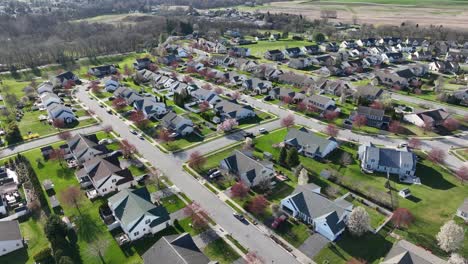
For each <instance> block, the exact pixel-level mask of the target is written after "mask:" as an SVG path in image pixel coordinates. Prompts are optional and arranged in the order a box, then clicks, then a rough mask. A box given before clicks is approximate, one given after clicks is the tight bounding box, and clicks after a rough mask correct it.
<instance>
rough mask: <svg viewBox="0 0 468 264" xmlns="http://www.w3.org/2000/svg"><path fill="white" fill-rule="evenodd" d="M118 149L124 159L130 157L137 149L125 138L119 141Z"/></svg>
mask: <svg viewBox="0 0 468 264" xmlns="http://www.w3.org/2000/svg"><path fill="white" fill-rule="evenodd" d="M120 150H121V151H122V155H123V156H124V157H125V158H126V159H128V158H130V157H131V156H132V155H133V154H134V153H136V151H137V149H136V147H135V146H134V145H133V144H131V143H130V142H128V140H126V139H124V140H122V141H120Z"/></svg>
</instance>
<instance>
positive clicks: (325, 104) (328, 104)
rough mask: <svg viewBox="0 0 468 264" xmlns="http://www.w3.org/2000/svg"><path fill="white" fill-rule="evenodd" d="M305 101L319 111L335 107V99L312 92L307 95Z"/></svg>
mask: <svg viewBox="0 0 468 264" xmlns="http://www.w3.org/2000/svg"><path fill="white" fill-rule="evenodd" d="M306 103H308V104H310V105H312V106H314V107H316V108H317V109H319V110H321V111H325V110H328V109H332V108H334V107H335V101H334V100H333V99H331V98H329V97H326V96H323V95H318V94H313V95H311V96H309V97H307V98H306Z"/></svg>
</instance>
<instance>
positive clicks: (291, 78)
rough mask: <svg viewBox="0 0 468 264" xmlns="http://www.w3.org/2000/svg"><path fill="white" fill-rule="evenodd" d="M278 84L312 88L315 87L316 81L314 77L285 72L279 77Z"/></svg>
mask: <svg viewBox="0 0 468 264" xmlns="http://www.w3.org/2000/svg"><path fill="white" fill-rule="evenodd" d="M278 82H281V83H284V84H291V85H295V86H299V87H311V86H314V85H315V81H314V79H312V77H310V76H307V75H305V74H298V73H295V72H284V73H283V74H281V75H280V76H278Z"/></svg>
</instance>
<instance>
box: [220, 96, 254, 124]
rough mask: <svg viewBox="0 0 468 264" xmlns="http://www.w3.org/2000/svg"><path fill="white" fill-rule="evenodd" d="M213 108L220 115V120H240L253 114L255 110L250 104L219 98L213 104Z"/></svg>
mask: <svg viewBox="0 0 468 264" xmlns="http://www.w3.org/2000/svg"><path fill="white" fill-rule="evenodd" d="M213 110H214V111H215V113H216V114H217V115H218V116H220V117H221V120H225V119H231V118H234V119H236V120H241V119H245V118H249V117H254V116H255V111H254V109H253V108H252V107H251V106H250V105H243V104H238V103H234V102H232V101H228V100H221V102H218V103H216V104H215V105H214V107H213Z"/></svg>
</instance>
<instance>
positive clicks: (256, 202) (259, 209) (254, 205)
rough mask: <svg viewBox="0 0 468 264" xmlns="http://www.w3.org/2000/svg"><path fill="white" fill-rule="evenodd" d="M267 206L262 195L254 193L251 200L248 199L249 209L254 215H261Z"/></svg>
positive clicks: (266, 201)
mask: <svg viewBox="0 0 468 264" xmlns="http://www.w3.org/2000/svg"><path fill="white" fill-rule="evenodd" d="M267 206H268V200H267V199H265V197H264V196H263V195H256V196H255V197H254V198H253V199H252V201H250V203H249V205H248V208H249V211H250V212H252V213H253V214H256V215H261V214H263V213H264V212H265V209H266V207H267Z"/></svg>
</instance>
